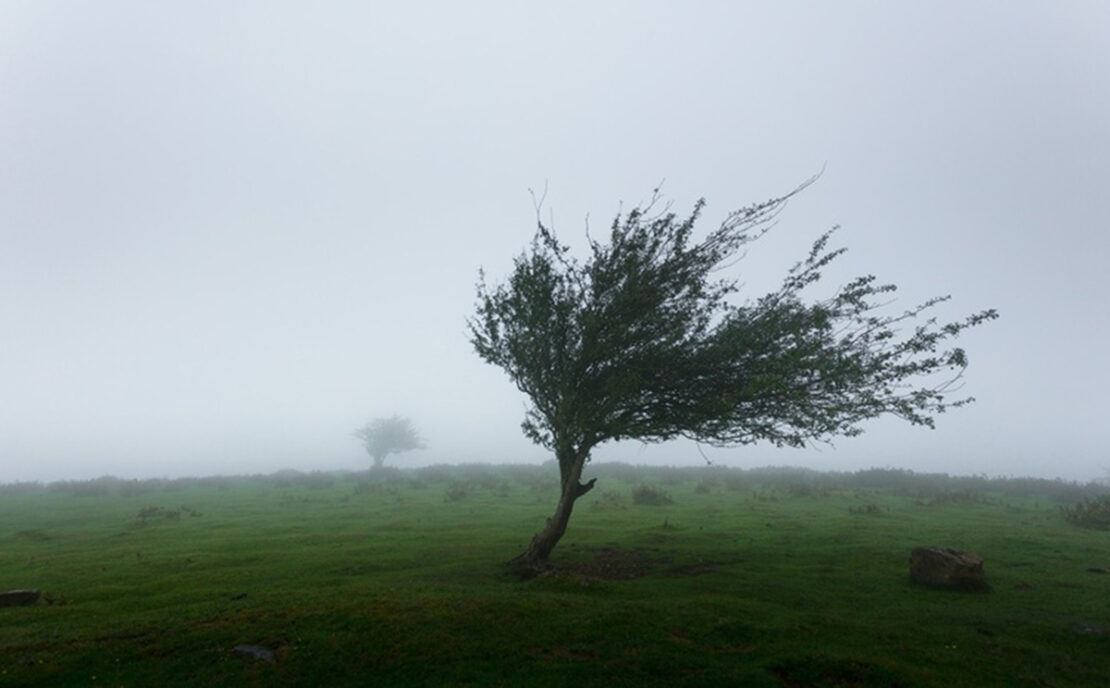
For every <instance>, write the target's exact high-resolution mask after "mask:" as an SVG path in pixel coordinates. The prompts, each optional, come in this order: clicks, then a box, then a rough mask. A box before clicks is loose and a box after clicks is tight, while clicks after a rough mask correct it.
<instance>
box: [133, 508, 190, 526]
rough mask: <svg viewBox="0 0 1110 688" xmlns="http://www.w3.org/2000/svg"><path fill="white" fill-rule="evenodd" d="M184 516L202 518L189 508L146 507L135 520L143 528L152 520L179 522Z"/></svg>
mask: <svg viewBox="0 0 1110 688" xmlns="http://www.w3.org/2000/svg"><path fill="white" fill-rule="evenodd" d="M182 515H186V516H200V512H198V511H197V510H196V509H191V508H189V507H187V506H183V507H180V508H178V509H163V508H162V507H160V506H144V507H143V508H142V509H139V514H138V516H136V517H135V520H136V521H137V522H138V523H139V525H141V526H142V525H146V524H147V523H149V522H150V521H152V520H161V521H178V520H180V519H181V516H182Z"/></svg>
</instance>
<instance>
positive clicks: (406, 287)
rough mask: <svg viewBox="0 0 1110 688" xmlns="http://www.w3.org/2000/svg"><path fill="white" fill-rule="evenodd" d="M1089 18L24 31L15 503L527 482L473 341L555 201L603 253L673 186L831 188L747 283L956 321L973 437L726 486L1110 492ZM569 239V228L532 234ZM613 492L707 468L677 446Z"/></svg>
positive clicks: (492, 379)
mask: <svg viewBox="0 0 1110 688" xmlns="http://www.w3.org/2000/svg"><path fill="white" fill-rule="evenodd" d="M1107 36H1110V4H1106V3H1102V2H1095V1H1092V2H1057V3H1041V2H1009V3H1004V4H1000V3H966V2H930V3H885V2H838V3H824V2H763V3H736V2H691V3H677V2H589V3H587V2H570V3H543V4H541V3H527V2H503V3H499V2H471V3H451V2H436V3H404V4H401V3H356V2H351V3H339V2H329V3H292V2H272V1H270V2H183V3H150V2H145V1H136V2H114V1H106V2H97V3H78V2H47V1H45V0H33V1H26V2H20V1H8V2H4V3H3V4H0V163H2V164H0V328H2V330H0V482H2V481H14V480H52V479H59V478H87V477H93V476H97V475H101V474H115V475H120V476H125V477H148V476H178V475H187V474H212V473H252V472H270V471H274V470H278V469H281V468H295V469H299V470H316V469H361V468H364V467H366V466H367V465H368V461H369V460H368V457H367V456H366V455H365V453H364V452H363V451H362V449H361V448H360V447H359V445H358V443H357V442H356V441H355V440H354V439H353V438H352V437H351V436H350V432H351V430H353V429H354V428H355V427H356V426H358V425H361V424H362V423H363V422H365V421H366V420H368V419H369V418H372V417H375V416H381V415H389V414H392V413H400V414H403V415H406V416H409V417H410V418H412V420H413V422H414V423H415V425H416V426H417V427H418V428H420V429H421V430H422V431H423V433H424V435H425V436H426V438H427V441H428V449H426V450H424V451H421V452H414V453H412V454H409V455H405V456H402V457H399V458H398V457H392V458H391V462H393V463H395V464H397V465H422V464H428V463H436V462H472V461H498V462H501V461H528V462H536V461H541V460H543V459H545V458H546V453H545V452H544V451H543V450H542V449H539V448H537V447H534V446H532V445H530V444H529V443H528V441H527V440H526V439H524V438H523V436H522V435H521V433H520V431H519V422H520V420H521V418H522V415H523V409H524V402H525V400H524V399H523V397H522V396H521V395H520V393H519V392H517V391H516V389H515V388H514V387H513V385H512V384H511V383H510V382H509V380H508V379H507V378H506V377H505V376H504V374H503V373H501V372H500V371H499V370H497V369H494V368H491V367H489V366H486V365H485V364H483V363H482V362H481V361H480V360H479V359H478V358H477V356H476V355H475V354H474V353H473V351H472V349H471V347H470V345H469V343H468V339H467V333H466V327H465V318H466V317H467V316H468V315H469V313H470V312H471V311H472V310H473V305H474V288H473V287H474V283H475V281H476V277H477V270H478V268H479V267H480V266H484V267H485V268H486V269H487V271H488V272H489V273H490V275H491V276H492V277H494V278H500V277H503V276H504V275H505V274H506V272H507V270H508V268H509V267H510V265H511V260H512V257H513V256H514V255H516V254H517V253H519V251H520V250H521V249H522V248H524V247H525V245H526V244H527V242H528V241H529V239H530V237H531V234H532V230H533V227H534V213H533V208H532V201H531V198H530V197H529V195H528V192H527V190H528V188H529V187H532V188H536V189H542V188H543V187H544V185H545V184H546V185H547V186H548V194H547V199H546V205H545V208H546V210H547V211H550V212H552V213H553V214H554V218H555V222H556V226H557V228H558V231H559V233H560V235H561V236H563V237H565V238H566V239H567V240H568V241H571V242H572V243H575V244H576V245H577V246H579V247H581V246H582V244H583V242H584V227H585V223H586V218H587V216H588V217H589V218H590V222H591V224H592V226H593V227H594V228H595V230H598V231H600V230H601V229H602V228H604V227H605V226H606V225H607V223H608V222H609V220H610V219H611V218H612V215H613V213H615V212H616V211H617V210H618V208H619V207H620V205H619V204H620V203H621V202H622V201H623V202H624V203H625V204H626V207H627V204H630V203H635V202H636V201H639V200H642V199H645V198H646V197H647V196H648V195H650V192H651V189H652V188H653V187H655V186H656V185H658V184H659V183H660V181H661V180H663V179H665V180H666V182H665V184H664V186H663V189H664V191H665V193H666V194H667V196H668V197H669V198H670V199H672V200H673V201H674V202H675V204H676V209H679V210H682V209H685V208H688V207H689V206H690V205H691V204H692V203H693V202H694V201H695V200H696V199H697V198H698V197H700V196H704V197H706V198H707V199H708V201H709V206H708V212H707V213H706V216H705V220H704V223H705V227H704V228H708V227H709V226H711V225H712V224H713V223H714V222H715V221H717V220H719V219H720V218H721V217H723V215H724V214H725V213H726V212H727V211H728V210H730V209H732V208H735V207H738V206H741V205H745V204H747V203H749V202H753V201H757V200H763V199H766V198H768V197H771V196H774V195H777V194H780V193H783V192H785V191H788V190H790V189H791V188H793V187H794V186H795V185H796V184H797V183H799V182H800V181H802V180H804V179H805V178H807V177H809V176H810V175H811V174H813V173H815V172H817V171H818V170H820V169H821V168H822V167H823V166H827V169H826V172H825V174H824V176H823V177H822V178H821V179H820V181H819V182H818V183H817V184H815V185H814V186H813V187H811V188H810V189H809V190H807V191H806V192H805V193H804V194H802V195H801V196H800V197H799V198H798V199H797V200H796V201H795V202H794V203H792V204H791V206H790V207H789V208H788V209H787V211H786V212H785V213H784V214H783V216H782V218H781V222H780V224H779V226H778V227H777V228H776V229H775V231H774V233H773V234H772V235H771V236H768V237H766V238H765V239H764V240H762V241H761V242H760V243H758V244H757V245H755V246H754V247H753V249H752V250H751V252H750V254H749V255H748V257H747V258H746V260H745V261H743V262H742V263H741V264H740V265H738V266H737V268H736V269H737V274H739V275H741V276H742V279H743V281H744V283H745V285H746V286H745V289H744V292H743V293H744V295H746V296H752V297H754V296H758V295H759V294H760V293H761V290H766V289H769V288H771V287H772V286H774V285H775V284H776V283H777V280H778V279H779V278H780V277H781V275H782V273H783V271H784V270H785V269H787V268H788V267H789V266H790V265H791V264H792V263H793V262H794V261H795V260H797V259H799V258H800V257H802V255H803V254H804V252H805V251H806V250H807V248H808V246H809V244H810V242H812V240H813V239H814V238H815V237H816V236H817V235H818V234H820V233H821V232H822V231H824V230H826V229H828V228H829V227H830V226H832V225H834V224H840V225H842V227H843V229H842V230H841V231H840V232H839V233H838V234H837V235H836V239H835V242H836V244H837V245H846V246H848V248H849V252H848V254H847V255H846V256H845V257H844V258H843V259H842V260H841V261H840V263H839V265H838V266H837V268H836V269H835V270H833V271H831V272H830V274H829V275H828V276H827V278H826V281H825V282H826V285H825V286H826V288H831V287H834V286H835V285H836V284H838V283H840V282H843V281H844V280H846V279H848V278H850V277H852V276H855V275H856V274H860V273H874V274H876V275H877V276H878V278H879V279H880V280H882V281H893V282H895V283H897V284H898V285H899V286H900V287H901V290H900V291H899V294H898V301H897V302H896V303H894V304H893V306H892V307H893V308H896V309H903V308H906V307H909V306H912V305H914V304H916V303H917V302H919V301H921V300H923V299H925V298H928V297H930V296H933V295H937V294H948V293H951V294H952V295H953V297H954V298H953V299H952V301H951V302H950V303H948V304H945V305H944V307H943V308H941V309H939V310H938V313H937V314H938V316H939V317H941V318H951V319H955V318H959V317H962V316H963V315H965V314H967V313H970V312H973V311H977V310H980V309H983V308H988V307H994V308H997V309H998V310H999V311H1000V313H1001V319H1000V320H998V321H996V322H994V323H990V324H988V325H985V326H983V327H981V328H978V329H977V330H975V331H972V332H970V333H969V334H968V335H967V336H965V337H963V338H962V339H961V340H960V342H959V343H960V344H961V345H962V346H965V347H966V348H967V350H968V353H969V356H970V360H971V366H970V368H969V370H968V373H967V376H966V379H965V386H964V388H963V390H962V392H963V393H966V394H970V395H973V396H975V397H976V398H977V399H978V402H977V403H976V404H974V405H972V406H971V407H969V408H966V409H962V410H959V411H957V412H953V413H951V414H947V415H945V416H942V417H940V418H939V422H938V428H937V429H936V430H935V431H930V430H926V429H921V428H914V427H911V426H908V425H906V424H904V423H901V422H897V421H893V420H879V421H876V422H873V423H871V424H869V425H868V426H867V433H866V434H865V435H864V436H862V437H860V438H854V439H844V440H841V441H839V442H837V443H836V446H835V448H829V447H819V448H815V449H807V450H776V449H774V448H771V447H766V446H756V447H742V448H737V449H730V450H709V449H706V454H707V455H708V456H709V457H710V458H712V460H713V461H715V462H718V463H721V464H725V465H733V466H755V465H766V464H792V465H803V466H810V467H814V468H819V469H843V470H854V469H858V468H865V467H869V466H893V467H898V468H909V469H914V470H919V471H945V472H951V473H962V474H966V473H985V474H989V475H1038V476H1049V477H1052V476H1063V477H1065V478H1069V479H1090V478H1099V477H1102V476H1103V475H1104V474H1105V471H1106V467H1107V466H1110V458H1108V457H1107V455H1106V447H1107V445H1108V443H1110V442H1108V441H1110V431H1108V430H1107V425H1108V424H1107V423H1106V422H1105V419H1104V417H1103V416H1104V410H1105V407H1106V405H1105V402H1104V399H1105V394H1106V390H1107V389H1108V387H1110V372H1108V364H1107V356H1106V354H1105V348H1106V345H1107V339H1108V337H1107V327H1108V320H1110V319H1108V317H1107V310H1106V305H1105V303H1104V301H1103V299H1104V296H1105V294H1106V292H1107V287H1108V286H1110V278H1108V277H1107V274H1108V271H1107V270H1106V267H1105V264H1106V261H1107V259H1108V258H1110V250H1108V249H1110V234H1108V232H1107V230H1106V217H1107V216H1108V215H1110V212H1108V211H1107V209H1106V203H1105V200H1104V199H1105V198H1106V189H1105V187H1106V184H1107V181H1110V127H1107V125H1106V123H1107V122H1110V41H1107V40H1106V37H1107ZM545 212H546V211H545ZM595 459H596V460H603V461H612V460H623V461H629V462H633V463H640V462H645V463H679V464H692V463H697V462H701V461H703V459H702V458H701V456H700V455H699V453H698V450H697V448H696V447H694V446H693V445H692V444H689V443H682V442H679V443H671V444H664V445H652V446H643V445H640V444H637V443H622V444H616V445H607V446H605V447H603V448H601V449H600V450H598V451H597V452H596V454H595Z"/></svg>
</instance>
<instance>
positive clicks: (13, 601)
mask: <svg viewBox="0 0 1110 688" xmlns="http://www.w3.org/2000/svg"><path fill="white" fill-rule="evenodd" d="M40 597H42V591H41V590H8V591H7V592H0V607H23V606H26V605H29V604H34V603H35V602H38V601H39V598H40Z"/></svg>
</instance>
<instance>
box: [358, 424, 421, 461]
mask: <svg viewBox="0 0 1110 688" xmlns="http://www.w3.org/2000/svg"><path fill="white" fill-rule="evenodd" d="M353 434H354V436H355V437H357V438H358V439H359V440H361V441H362V443H363V445H365V447H366V453H367V454H369V455H370V456H371V457H373V459H374V468H381V467H382V465H383V464H384V463H385V457H387V456H389V455H390V454H400V453H401V452H407V451H411V450H413V449H423V448H424V440H422V439H421V438H420V435H419V434H418V433H417V432H416V429H415V428H413V427H412V422H411V421H409V419H408V418H402V417H401V416H398V415H393V416H390V417H389V418H375V419H374V420H372V421H370V422H369V423H367V424H366V425H364V426H362V427H361V428H359V429H358V430H355V431H354V433H353Z"/></svg>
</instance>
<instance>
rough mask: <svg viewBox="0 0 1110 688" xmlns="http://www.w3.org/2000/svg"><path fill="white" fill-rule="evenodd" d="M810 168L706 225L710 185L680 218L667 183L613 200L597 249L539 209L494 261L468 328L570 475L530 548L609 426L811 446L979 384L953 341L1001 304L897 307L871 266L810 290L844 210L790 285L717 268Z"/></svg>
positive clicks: (739, 251) (550, 534)
mask: <svg viewBox="0 0 1110 688" xmlns="http://www.w3.org/2000/svg"><path fill="white" fill-rule="evenodd" d="M810 181H812V180H810ZM808 183H809V182H807V183H806V184H803V185H802V186H801V187H799V188H798V189H795V190H794V191H793V192H791V193H790V194H787V195H786V196H783V197H780V198H775V199H772V200H769V201H766V202H763V203H758V204H755V205H752V206H749V207H746V208H743V209H740V210H737V211H735V212H732V213H730V214H729V215H728V216H727V217H726V218H725V219H724V220H723V221H722V222H721V224H720V226H719V227H717V228H716V229H714V230H713V231H711V232H709V234H708V235H707V236H705V237H704V238H703V239H701V240H700V241H695V239H694V236H693V232H694V225H695V223H696V222H697V220H698V219H699V217H700V216H701V213H702V209H703V207H704V205H705V201H704V200H701V201H698V202H697V203H696V204H695V205H694V207H693V210H692V212H691V213H690V214H689V215H688V216H686V217H684V218H680V217H679V216H677V215H676V214H675V213H673V212H671V211H670V206H666V207H662V208H660V207H659V206H661V205H662V201H661V200H660V197H659V193H658V190H657V191H656V193H655V194H654V195H653V197H652V199H651V201H650V202H649V203H647V204H645V205H642V206H640V207H636V208H633V209H632V210H630V211H628V212H627V213H623V212H622V213H618V214H617V216H616V218H615V219H614V220H613V223H612V226H611V229H610V232H609V239H608V242H607V243H601V242H599V241H595V240H593V239H592V238H591V239H589V252H588V254H587V256H586V258H585V260H584V261H579V260H578V259H576V258H575V257H573V256H572V255H571V253H570V249H569V247H568V246H567V245H565V244H563V243H561V242H560V241H559V240H558V239H557V238H556V236H555V234H554V231H553V229H552V227H550V226H548V225H547V224H545V223H544V222H543V221H542V219H541V220H538V222H537V225H538V226H537V230H536V234H535V237H534V239H533V240H532V244H531V246H530V248H529V249H528V250H526V251H525V252H524V253H522V254H521V255H520V256H518V257H517V258H516V260H515V262H514V268H513V271H512V273H511V274H510V276H509V278H508V280H507V281H506V282H505V283H503V284H496V285H492V286H491V285H490V284H488V283H487V281H486V278H485V275H484V273H483V274H481V276H480V279H479V282H478V303H477V312H476V313H475V315H474V316H472V317H471V319H470V320H469V323H468V324H469V328H470V334H471V342H472V343H473V345H474V348H475V349H476V350H477V353H478V355H479V356H481V357H482V358H483V359H484V360H485V361H487V362H488V363H491V364H494V365H496V366H499V367H500V368H502V369H504V370H505V372H506V373H508V375H509V377H510V378H511V379H512V381H513V382H514V383H515V384H516V386H517V387H518V388H519V389H520V390H521V391H522V392H524V393H525V394H526V395H527V396H528V397H529V399H530V401H531V404H530V406H529V407H528V409H527V411H526V416H525V420H524V422H523V424H522V428H523V430H524V433H525V434H526V435H527V436H528V437H529V438H531V439H532V440H533V441H535V442H537V443H539V444H541V445H543V446H544V447H547V448H548V449H550V450H551V451H552V452H554V454H555V458H556V460H557V463H558V466H559V473H560V477H561V492H560V495H559V499H558V502H557V504H556V507H555V513H554V514H553V515H552V516H551V518H549V519H547V523H546V525H545V526H544V528H543V529H542V530H540V531H539V532H538V533H536V535H535V536H534V537H533V539H532V541H531V543H530V544H529V546H528V548H527V549H526V550H525V551H524V552H522V553H521V554H520V555H519V556H518V557H516V558H515V559H514V560H513V561H514V562H515V563H516V564H519V565H524V566H528V567H535V566H539V565H542V564H543V563H544V562H545V561H546V560H547V559H548V557H549V556H550V554H551V551H552V549H553V548H554V547H555V545H556V544H557V543H558V542H559V539H560V538H561V537H562V536H563V534H564V533H565V532H566V528H567V523H568V521H569V519H570V516H571V512H572V510H573V508H574V504H575V502H576V501H577V500H578V499H579V498H580V497H582V496H583V495H584V494H586V493H587V492H589V491H590V489H592V488H593V486H594V483H595V482H596V478H595V479H593V480H590V481H588V482H585V483H583V482H581V478H582V471H583V467H584V466H585V464H586V462H587V460H588V459H589V457H590V452H591V450H592V449H593V448H594V447H596V446H598V445H599V444H601V443H603V442H607V441H609V440H623V439H636V440H641V441H644V442H661V441H665V440H669V439H672V438H676V437H686V438H689V439H692V440H696V441H698V442H702V443H706V444H709V445H713V446H736V445H744V444H750V443H754V442H759V441H767V442H770V443H772V444H774V445H777V446H791V447H798V446H804V445H806V444H807V443H810V442H813V441H829V440H830V439H831V438H833V437H834V436H838V435H849V436H850V435H857V434H859V433H860V432H861V428H860V423H861V422H862V421H865V420H867V419H870V418H874V417H876V416H879V415H882V414H893V415H895V416H898V417H900V418H903V419H905V420H907V421H909V422H910V423H913V424H915V425H925V426H928V427H932V426H933V419H934V416H935V415H936V414H938V413H943V412H944V411H945V410H946V409H948V408H952V407H958V406H962V405H964V404H966V403H968V402H970V401H971V399H970V398H959V399H955V400H952V399H950V398H949V396H950V393H951V392H952V390H953V389H954V383H955V382H956V380H958V379H959V378H960V376H961V375H962V373H963V370H964V369H965V367H966V366H967V358H966V356H965V354H964V351H963V350H962V349H960V348H945V344H946V342H947V340H950V339H952V338H955V337H956V336H957V335H959V334H960V333H961V332H962V331H963V330H964V329H966V328H968V327H972V326H974V325H978V324H980V323H982V322H984V321H987V320H991V319H993V318H995V317H997V315H996V313H995V311H994V310H986V311H982V312H979V313H976V314H974V315H971V316H969V317H967V318H965V319H963V320H960V321H957V322H951V323H947V324H938V323H937V322H936V320H935V318H927V317H924V316H923V314H925V312H926V311H928V310H929V309H930V308H932V307H934V306H936V305H937V304H938V303H940V302H942V301H945V300H947V299H948V297H939V298H934V299H931V300H929V301H926V302H925V303H923V304H921V305H919V306H917V307H915V308H911V309H909V310H906V311H902V312H896V313H892V314H883V312H882V307H883V306H884V302H886V301H889V299H890V294H891V292H893V291H894V290H895V286H894V285H891V284H880V283H877V282H876V281H875V278H874V277H873V276H870V275H868V276H864V277H859V278H857V279H854V280H852V281H850V282H848V283H847V284H844V285H843V286H841V287H840V288H839V289H838V290H836V292H835V294H833V295H832V296H829V297H826V298H814V299H810V300H808V301H807V300H805V299H803V292H805V291H806V289H807V288H808V287H810V286H812V285H814V284H815V283H816V282H818V281H819V280H820V279H821V273H822V270H823V269H824V268H826V267H827V266H828V265H829V264H830V263H831V262H832V261H833V260H835V259H836V258H837V257H838V256H840V255H841V254H842V253H843V252H844V250H845V249H842V248H841V249H835V250H833V249H830V248H829V247H828V243H829V238H830V236H831V234H832V231H834V230H835V228H834V230H831V231H829V232H826V233H825V234H823V235H821V237H820V238H818V239H817V241H816V242H815V243H814V244H813V247H812V249H811V250H810V252H809V255H808V256H806V258H805V259H804V260H802V261H801V262H799V263H797V264H796V265H795V266H794V267H793V268H792V269H790V270H789V272H787V274H786V277H785V279H784V280H783V282H782V285H781V286H780V287H779V288H778V289H777V290H775V291H773V292H771V293H769V294H766V295H765V296H762V297H760V298H758V299H756V300H754V301H752V300H748V301H745V302H742V303H737V301H738V299H737V298H736V297H735V296H734V295H735V293H736V292H737V290H738V284H737V281H736V279H730V278H722V277H721V275H722V274H723V273H724V271H725V270H726V269H728V268H731V267H732V266H733V264H734V263H735V262H736V261H737V260H738V259H739V258H741V257H742V256H743V251H744V249H745V247H746V246H747V245H748V244H749V243H750V242H752V241H753V240H755V239H757V238H759V237H760V236H762V235H763V234H764V233H765V232H766V231H768V229H770V227H771V224H772V221H773V220H774V219H775V217H776V216H777V215H778V214H779V212H780V211H781V210H782V209H783V207H784V206H785V204H786V203H787V201H788V200H789V199H790V198H791V197H792V196H793V195H794V194H796V193H798V192H799V191H801V190H802V189H803V188H805V186H807V185H808ZM537 215H538V213H537ZM911 323H914V324H913V325H912V328H911V327H910V325H911Z"/></svg>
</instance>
